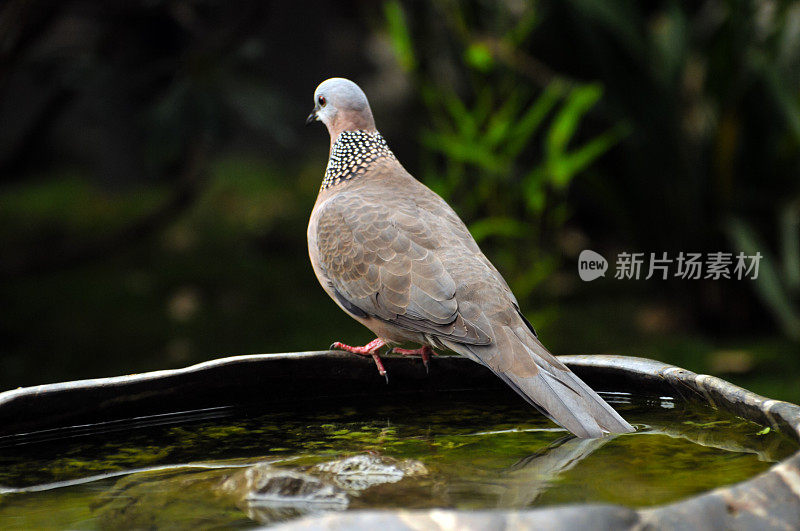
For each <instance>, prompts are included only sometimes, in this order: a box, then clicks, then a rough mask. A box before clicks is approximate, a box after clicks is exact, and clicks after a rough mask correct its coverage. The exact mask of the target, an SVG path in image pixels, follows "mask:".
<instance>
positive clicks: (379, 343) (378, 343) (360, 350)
mask: <svg viewBox="0 0 800 531" xmlns="http://www.w3.org/2000/svg"><path fill="white" fill-rule="evenodd" d="M385 345H386V341H384V340H383V339H381V338H376V339H373V340H372V341H370V342H369V343H367V344H366V345H364V346H363V347H351V346H350V345H345V344H344V343H340V342H338V341H335V342H333V343H332V344H331V350H334V349H336V350H344V351H347V352H352V353H353V354H360V355H362V356H372V359H373V360H374V361H375V366H376V367H377V368H378V374H380V375H381V376H383V377H384V378H386V383H387V384H388V383H389V375H388V374H386V369H384V368H383V362H382V361H381V358H380V356H378V350H379V349H380V348H381V347H383V346H385Z"/></svg>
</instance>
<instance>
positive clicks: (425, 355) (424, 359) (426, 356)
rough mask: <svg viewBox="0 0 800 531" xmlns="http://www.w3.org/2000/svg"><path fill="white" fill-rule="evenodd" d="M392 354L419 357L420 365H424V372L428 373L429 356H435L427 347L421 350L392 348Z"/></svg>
mask: <svg viewBox="0 0 800 531" xmlns="http://www.w3.org/2000/svg"><path fill="white" fill-rule="evenodd" d="M392 352H393V353H395V354H402V355H403V356H420V357H421V358H422V364H423V365H425V372H429V369H428V362H429V361H430V359H431V354H433V355H434V356H436V355H437V354H436V352H435V351H434V350H433V349H432V348H431V347H430V346H428V345H425V346H424V347H421V348H415V349H407V348H397V347H395V348H393V349H392Z"/></svg>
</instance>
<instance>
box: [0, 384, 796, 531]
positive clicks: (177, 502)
mask: <svg viewBox="0 0 800 531" xmlns="http://www.w3.org/2000/svg"><path fill="white" fill-rule="evenodd" d="M604 396H605V397H606V398H607V399H608V400H609V401H610V402H611V403H612V404H613V405H614V406H615V407H616V408H617V409H618V410H619V411H620V412H621V413H622V414H623V416H624V417H625V418H626V419H627V420H628V421H629V422H631V423H632V424H634V425H635V426H636V428H637V432H636V433H633V434H628V435H621V436H617V437H608V438H605V439H600V440H580V439H574V438H569V437H567V433H566V432H564V431H563V430H561V429H560V428H557V427H556V426H554V425H553V424H552V423H550V422H549V421H547V420H546V419H544V418H542V417H541V416H540V415H539V414H538V413H536V412H535V411H533V410H532V409H530V408H529V407H528V406H527V405H526V404H524V403H523V402H522V401H520V400H517V399H506V398H498V397H497V396H494V395H489V394H480V393H470V394H465V393H461V394H459V393H452V394H451V395H449V396H448V397H446V398H445V397H443V398H442V399H441V400H438V401H436V402H420V403H409V402H408V398H403V403H402V404H386V403H383V404H381V403H370V402H364V403H360V404H358V405H357V407H354V406H353V405H352V404H351V405H336V404H324V405H323V404H320V405H318V406H315V407H308V406H302V407H298V408H297V409H294V410H291V411H286V410H284V411H265V410H254V409H249V410H234V409H214V410H207V411H201V412H192V413H184V414H175V415H163V416H158V417H150V418H142V419H135V420H131V421H125V422H116V423H110V424H106V425H102V426H87V427H81V428H74V429H71V430H59V431H56V432H45V433H41V432H40V433H38V434H33V435H31V436H28V437H15V438H13V439H11V438H5V439H3V438H0V528H3V529H5V528H15V527H17V528H43V527H61V528H64V527H68V528H71V529H92V528H109V527H110V528H127V527H152V526H157V527H161V526H170V527H173V528H174V527H178V528H196V527H198V526H202V527H209V526H224V527H250V526H255V525H257V523H258V522H257V521H261V522H262V523H272V522H275V521H278V520H285V519H288V518H292V517H296V516H300V515H303V514H307V513H309V512H319V511H321V510H322V509H321V507H322V506H321V505H319V504H317V505H314V504H309V503H305V502H304V503H295V502H293V501H291V500H288V501H287V500H286V499H283V500H281V501H280V503H279V504H276V502H275V500H272V501H269V500H268V501H267V502H264V501H263V500H261V502H259V504H257V505H258V507H256V506H255V505H254V502H253V500H252V499H248V498H247V496H246V495H243V494H242V492H237V493H235V495H234V494H231V493H230V492H226V491H225V489H224V488H221V486H222V485H223V483H224V482H225V481H226V480H228V483H230V482H231V481H235V480H237V478H238V477H242V476H241V474H242V471H244V470H246V469H247V467H250V466H252V465H255V464H257V463H263V462H269V463H271V466H270V467H269V469H270V470H277V471H287V470H291V471H295V472H297V473H299V474H301V475H303V474H306V476H307V477H310V476H308V473H309V470H311V467H312V465H318V464H320V463H326V462H330V461H333V460H336V459H339V458H342V457H346V456H354V455H366V456H372V457H374V458H382V457H387V458H395V459H398V460H404V459H409V460H414V461H413V462H415V463H418V464H419V465H420V466H421V467H422V469H424V470H425V472H424V473H420V474H416V475H413V476H409V477H405V478H403V479H400V480H398V479H397V478H395V479H391V480H381V481H377V482H373V483H370V482H367V483H366V486H363V485H362V486H361V487H358V489H349V490H347V494H346V498H347V500H348V502H347V503H346V505H345V506H346V507H347V508H349V509H358V508H365V507H372V508H390V507H406V508H425V507H455V508H462V509H480V508H524V507H537V506H546V505H552V504H563V503H576V502H604V503H617V504H623V505H627V506H631V507H639V506H648V505H655V504H663V503H668V502H671V501H675V500H678V499H681V498H684V497H687V496H690V495H693V494H697V493H700V492H703V491H706V490H708V489H712V488H715V487H718V486H722V485H726V484H730V483H735V482H738V481H742V480H745V479H747V478H750V477H752V476H754V475H756V474H758V473H760V472H762V471H764V470H766V469H767V468H769V467H770V466H771V464H772V463H774V462H776V461H778V460H781V459H783V458H785V457H787V456H788V455H790V454H791V453H793V452H794V451H796V450H797V446H796V445H795V443H794V442H792V441H790V440H789V439H788V438H786V437H785V436H783V435H781V434H779V433H776V432H775V431H774V430H773V431H767V432H764V430H763V429H762V427H761V426H758V425H756V424H753V423H751V422H748V421H745V420H743V419H740V418H738V417H734V416H731V415H728V414H725V413H723V412H719V411H717V410H714V409H711V408H709V407H705V406H700V405H696V404H687V403H685V402H682V401H679V400H673V399H672V398H669V397H649V398H646V397H632V396H630V395H625V394H606V395H604ZM237 474H238V476H237ZM231 478H233V479H231ZM343 496H344V495H343ZM278 505H279V506H278ZM341 508H344V506H343V507H341Z"/></svg>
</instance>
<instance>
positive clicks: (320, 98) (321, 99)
mask: <svg viewBox="0 0 800 531" xmlns="http://www.w3.org/2000/svg"><path fill="white" fill-rule="evenodd" d="M317 102H319V106H320V107H324V106H325V96H320V97H319V98H317Z"/></svg>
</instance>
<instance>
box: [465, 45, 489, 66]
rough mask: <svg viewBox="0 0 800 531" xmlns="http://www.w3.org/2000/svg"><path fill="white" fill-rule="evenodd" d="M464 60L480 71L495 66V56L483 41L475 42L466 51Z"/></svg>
mask: <svg viewBox="0 0 800 531" xmlns="http://www.w3.org/2000/svg"><path fill="white" fill-rule="evenodd" d="M464 61H465V62H466V63H467V64H468V65H470V66H471V67H472V68H474V69H475V70H478V71H479V72H488V71H489V70H491V69H492V67H493V66H494V56H493V55H492V51H491V50H489V47H488V46H486V44H484V43H482V42H474V43H472V44H470V45H469V47H468V48H467V49H466V50H465V51H464Z"/></svg>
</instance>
